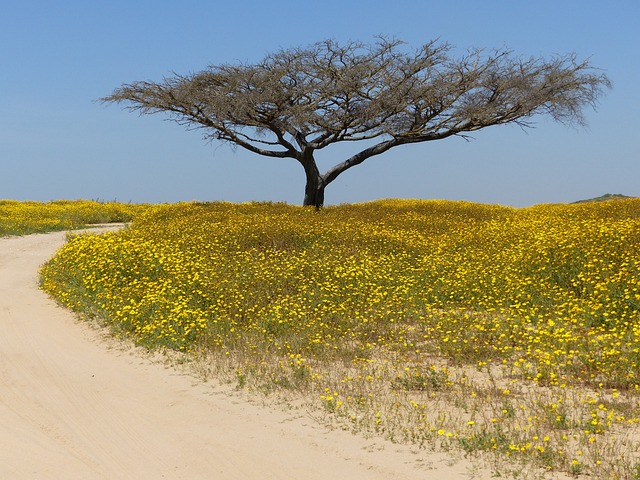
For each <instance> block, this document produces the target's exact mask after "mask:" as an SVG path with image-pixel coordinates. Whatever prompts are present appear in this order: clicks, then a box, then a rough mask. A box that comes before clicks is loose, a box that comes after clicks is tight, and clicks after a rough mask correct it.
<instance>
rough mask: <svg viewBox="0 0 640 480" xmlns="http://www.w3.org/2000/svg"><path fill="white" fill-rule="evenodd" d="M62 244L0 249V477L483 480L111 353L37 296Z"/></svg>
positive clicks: (8, 241) (32, 239)
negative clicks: (41, 271)
mask: <svg viewBox="0 0 640 480" xmlns="http://www.w3.org/2000/svg"><path fill="white" fill-rule="evenodd" d="M63 242H64V233H53V234H45V235H31V236H27V237H17V238H4V239H0V478H3V479H4V478H7V479H9V478H11V479H61V478H64V479H137V480H139V479H161V478H167V479H190V480H193V479H196V480H197V479H223V478H224V479H296V480H300V479H323V480H326V479H331V478H341V479H350V480H358V479H381V480H382V479H389V478H393V479H394V480H403V479H432V478H433V479H445V478H446V479H458V478H460V479H462V478H469V473H470V472H472V471H475V473H476V475H475V476H474V477H475V478H483V477H485V476H486V478H490V477H489V475H488V474H484V475H481V474H480V472H478V471H476V469H475V468H474V466H473V465H472V464H471V463H464V462H459V463H457V464H456V465H454V466H448V464H447V461H446V459H445V458H444V457H441V456H437V455H430V454H427V453H425V452H419V453H411V451H410V450H409V449H408V448H405V447H399V446H397V445H392V444H390V443H386V442H383V441H381V440H375V441H374V440H366V439H361V438H358V437H355V436H353V435H351V434H349V433H347V432H341V431H329V430H327V429H325V428H324V427H321V426H319V425H317V424H314V422H313V421H312V420H310V419H307V418H305V417H304V414H303V413H302V412H293V413H285V412H281V411H277V410H271V409H268V408H266V407H261V406H257V405H253V404H250V403H248V402H246V401H244V400H242V398H241V397H240V396H239V395H237V394H234V393H233V392H229V391H225V390H224V388H222V387H218V386H216V385H211V384H202V383H197V382H196V381H195V380H194V379H193V378H191V377H188V376H186V375H183V374H180V373H178V372H176V371H174V370H171V369H167V368H165V367H164V366H162V365H160V364H158V363H153V362H152V361H150V360H147V359H145V358H143V357H141V356H139V355H136V354H134V353H132V352H126V351H123V350H121V349H113V348H111V349H110V348H109V347H108V343H107V342H106V341H105V340H104V339H102V338H101V336H100V333H99V332H96V331H95V330H93V329H91V328H90V327H88V326H86V325H84V324H82V323H79V322H78V321H77V320H76V319H75V318H74V316H73V315H72V314H70V313H69V312H67V311H65V310H64V309H62V308H59V307H57V306H56V304H55V303H54V302H53V301H51V300H50V299H48V298H47V296H46V295H45V294H43V293H42V292H41V291H39V290H38V288H37V270H38V268H39V266H40V265H41V264H42V263H44V262H45V261H46V260H47V259H48V258H50V257H51V256H52V255H53V254H54V252H55V250H56V249H58V248H59V247H60V246H62V244H63Z"/></svg>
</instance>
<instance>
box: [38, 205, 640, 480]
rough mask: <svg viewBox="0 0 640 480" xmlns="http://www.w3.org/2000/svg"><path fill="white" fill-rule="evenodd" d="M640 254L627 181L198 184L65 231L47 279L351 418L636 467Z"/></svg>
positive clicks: (254, 379) (55, 291) (108, 312)
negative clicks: (265, 198) (201, 191)
mask: <svg viewBox="0 0 640 480" xmlns="http://www.w3.org/2000/svg"><path fill="white" fill-rule="evenodd" d="M639 259H640V200H637V199H628V200H617V201H611V202H602V203H589V204H579V205H541V206H536V207H531V208H527V209H520V210H517V209H512V208H506V207H499V206H489V205H478V204H472V203H465V202H445V201H380V202H372V203H367V204H360V205H345V206H339V207H330V208H326V209H324V210H322V211H321V212H319V213H317V212H315V211H313V210H309V209H305V208H301V207H293V206H288V205H282V204H242V205H237V204H225V203H212V204H194V203H190V204H178V205H172V206H162V207H156V208H153V209H150V211H148V212H147V213H146V214H144V215H141V216H140V217H138V218H137V219H136V221H135V222H134V223H133V225H132V227H131V228H129V229H127V230H125V231H122V232H119V233H115V234H106V235H101V236H92V235H82V236H78V237H75V238H72V239H71V240H70V241H69V243H68V244H67V245H66V246H65V247H64V248H63V249H62V250H61V251H60V252H59V254H58V255H57V256H56V257H55V258H54V259H52V260H51V261H50V262H49V263H48V264H47V265H46V266H45V267H44V268H43V270H42V286H43V288H44V289H45V290H46V291H47V292H49V293H51V294H52V295H53V296H55V297H56V298H57V299H58V300H59V301H60V302H62V303H63V304H65V305H67V306H69V307H71V308H73V309H75V310H77V311H79V312H82V313H83V314H85V315H91V316H97V317H99V318H101V319H102V320H103V321H104V322H105V323H106V324H108V325H109V326H110V327H111V328H112V329H113V330H114V331H115V332H117V333H118V334H122V335H126V336H128V337H130V338H133V339H134V340H135V341H136V342H137V343H139V344H141V345H144V346H146V347H149V348H167V349H175V350H179V351H184V352H189V353H190V354H191V355H192V356H198V357H200V358H201V359H203V360H202V361H203V362H206V365H207V368H209V369H211V370H212V371H214V373H215V374H216V375H219V376H226V378H229V379H232V380H233V381H235V382H237V384H238V385H239V386H241V387H247V388H253V389H259V390H261V391H265V392H274V391H275V392H278V393H279V394H280V395H285V394H286V395H294V396H295V395H302V396H303V397H304V398H307V400H308V401H309V402H311V403H312V404H314V405H315V406H316V407H317V410H318V411H321V412H324V413H326V414H327V415H328V416H329V417H331V418H332V419H335V420H336V421H340V422H342V423H343V424H347V425H350V427H351V428H352V429H353V430H355V431H360V432H377V433H378V434H383V435H385V436H387V437H388V438H391V439H393V440H396V441H403V442H412V443H415V444H417V445H420V446H423V447H425V448H427V447H428V448H441V449H447V448H461V449H463V450H465V451H466V452H468V453H479V452H487V453H489V454H490V455H488V457H486V456H483V458H493V459H495V461H496V462H497V463H496V464H495V465H494V466H495V468H496V469H503V472H504V471H505V470H504V469H505V468H506V469H507V470H508V469H509V468H510V467H504V466H501V465H503V464H502V463H500V462H501V460H500V459H505V458H510V459H511V461H510V462H508V463H507V465H513V464H514V461H515V463H516V464H518V466H517V467H514V469H515V470H518V471H522V469H523V468H524V467H522V466H521V465H520V463H522V465H530V466H533V467H535V468H540V467H541V468H544V469H547V470H560V471H565V472H569V473H572V474H579V473H586V472H590V473H593V474H594V475H597V476H602V478H604V477H607V478H609V477H612V478H615V476H617V478H630V476H632V475H635V474H640V459H638V442H637V440H638V439H637V437H636V438H635V439H633V437H631V435H633V434H634V432H635V426H636V425H637V423H638V421H639V420H638V419H639V417H640V409H639V406H638V400H639V395H638V393H639V391H640V370H639V367H640V322H639V319H640V260H639ZM614 432H615V435H614V434H613V433H614ZM630 439H632V440H630ZM533 467H532V468H533Z"/></svg>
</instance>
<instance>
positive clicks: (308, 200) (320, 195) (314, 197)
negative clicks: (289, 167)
mask: <svg viewBox="0 0 640 480" xmlns="http://www.w3.org/2000/svg"><path fill="white" fill-rule="evenodd" d="M305 173H306V175H307V184H306V186H305V189H304V202H303V205H304V206H313V207H316V210H320V208H322V206H323V205H324V189H325V187H326V185H325V183H324V179H323V178H322V175H320V172H319V171H318V168H317V167H316V165H315V164H313V165H311V166H310V168H305Z"/></svg>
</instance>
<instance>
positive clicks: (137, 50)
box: [0, 0, 640, 206]
mask: <svg viewBox="0 0 640 480" xmlns="http://www.w3.org/2000/svg"><path fill="white" fill-rule="evenodd" d="M638 24H640V2H639V1H638V0H619V1H618V0H612V1H611V2H603V1H601V0H561V1H558V0H536V1H528V2H525V1H509V0H483V1H479V0H466V1H465V0H461V1H458V2H443V1H431V0H395V1H394V2H391V1H389V0H384V1H383V0H366V1H360V0H354V1H350V0H324V1H322V2H300V1H299V0H296V1H293V0H284V1H271V2H265V1H255V0H245V1H236V2H232V1H224V2H221V1H220V2H219V1H211V0H210V1H204V0H184V1H180V2H177V1H164V0H153V1H150V0H136V1H131V0H126V1H124V0H111V1H108V2H107V1H105V2H94V1H87V0H67V1H65V0H39V1H33V0H20V1H9V0H3V1H2V9H1V10H0V59H1V64H0V166H1V167H2V168H1V170H0V198H11V199H18V200H27V199H31V200H52V199H75V198H87V199H102V200H119V201H124V202H128V201H132V202H154V203H155V202H175V201H181V200H202V201H208V200H227V201H234V202H236V201H250V200H272V201H286V202H289V203H294V204H296V203H301V201H302V196H303V181H304V175H303V172H302V169H301V167H300V166H299V165H298V164H297V163H295V161H293V160H279V159H271V158H264V157H259V156H256V155H253V154H251V153H248V152H243V151H241V150H236V151H234V150H233V149H232V148H230V147H229V146H226V145H220V144H215V143H214V144H210V143H207V142H205V141H203V140H202V134H201V132H187V131H185V130H183V128H182V127H180V126H178V125H177V124H175V123H172V122H167V121H164V119H163V118H164V117H162V115H153V116H145V117H139V116H137V115H136V114H132V113H129V112H127V111H125V110H122V109H121V108H120V107H119V106H117V105H111V106H105V105H102V104H100V103H99V102H96V100H97V99H98V98H100V97H102V96H105V95H108V94H110V93H111V92H112V91H113V89H114V88H116V87H118V86H120V85H121V84H122V83H128V82H132V81H135V80H161V79H162V78H163V76H167V75H170V74H171V72H177V73H188V72H194V71H198V70H201V69H203V68H205V67H206V66H207V65H210V64H218V63H230V62H235V61H242V62H245V61H246V62H253V61H259V60H260V59H262V57H263V56H264V55H265V54H266V53H268V52H270V51H274V50H277V49H279V48H281V47H283V48H287V47H291V46H298V45H308V44H311V43H315V42H316V41H320V40H323V39H326V38H335V39H337V40H342V41H344V40H349V39H352V40H362V41H370V40H373V37H374V36H375V35H377V34H385V35H388V36H396V37H398V38H401V39H403V40H405V41H407V42H408V43H409V44H410V45H412V46H418V45H421V44H423V43H425V42H427V41H429V40H431V39H434V38H440V39H441V40H443V41H447V42H449V43H451V44H453V45H455V46H456V47H459V48H460V49H466V48H468V47H485V48H489V49H491V48H501V47H504V46H507V47H510V48H511V49H513V50H514V51H515V52H517V53H519V54H523V55H527V56H528V55H536V56H537V55H544V56H550V55H553V54H562V53H568V52H576V53H577V54H578V57H579V58H581V59H582V58H586V57H590V59H591V62H592V64H593V65H595V66H597V67H599V68H602V69H603V70H604V71H605V72H606V73H607V75H609V77H610V78H611V80H612V81H613V84H614V88H613V90H612V91H611V92H609V93H608V94H607V95H606V96H605V97H604V98H603V99H602V101H601V103H600V106H599V108H598V110H597V111H596V112H594V111H592V110H588V111H587V112H586V114H587V120H588V123H589V127H588V129H582V128H569V127H566V126H563V125H560V124H556V123H554V122H552V121H551V120H548V119H545V118H539V119H538V120H537V127H536V128H534V129H531V130H528V131H526V132H523V131H522V130H521V129H520V128H518V127H515V126H514V127H511V126H502V127H493V128H490V129H488V130H484V131H479V132H477V133H476V134H475V135H474V136H475V140H473V141H471V142H465V141H464V140H463V139H459V138H450V139H447V140H443V141H440V142H428V143H423V144H419V145H412V146H406V147H399V148H396V149H394V150H391V151H389V152H387V153H386V154H385V155H382V156H379V157H375V158H372V159H369V160H368V161H367V162H365V163H364V164H362V165H360V166H358V167H355V168H353V169H351V170H350V171H348V172H346V173H345V174H343V175H342V176H341V177H339V178H338V179H337V180H336V181H335V182H334V183H333V184H331V185H330V186H329V187H328V188H327V191H326V195H327V203H343V202H360V201H368V200H373V199H376V198H392V197H393V198H441V199H451V200H469V201H474V202H483V203H499V204H504V205H514V206H526V205H532V204H537V203H549V202H570V201H574V200H578V199H583V198H589V197H594V196H599V195H602V194H604V193H622V194H625V195H633V196H640V154H639V148H638V137H639V136H640V133H639V131H638V112H640V55H639V54H638V47H639V46H640V34H639V33H638V31H639V29H638ZM334 159H335V161H336V162H337V161H340V160H342V155H340V152H339V151H338V152H335V157H334Z"/></svg>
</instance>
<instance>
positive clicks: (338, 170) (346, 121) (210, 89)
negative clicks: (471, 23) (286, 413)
mask: <svg viewBox="0 0 640 480" xmlns="http://www.w3.org/2000/svg"><path fill="white" fill-rule="evenodd" d="M450 52H451V47H450V46H449V45H447V44H446V43H438V42H435V41H432V42H429V43H427V44H426V45H423V46H422V47H420V48H418V49H416V50H415V51H407V50H406V49H404V48H403V42H401V41H399V40H390V39H386V38H379V39H378V42H377V43H376V44H374V45H365V44H362V43H359V42H348V43H346V44H345V45H340V44H338V43H337V42H335V41H333V40H327V41H324V42H320V43H316V44H315V45H311V46H309V47H306V48H291V49H288V50H282V51H279V52H277V53H275V54H271V55H268V56H267V57H266V58H265V59H264V60H263V61H262V62H260V63H258V64H255V65H247V64H240V65H218V66H211V67H209V68H208V69H206V70H204V71H202V72H198V73H194V74H189V75H173V76H171V77H169V78H166V79H164V80H163V81H162V82H149V81H141V82H134V83H131V84H125V85H123V86H122V87H120V88H118V89H116V90H115V91H114V92H113V93H112V94H111V95H109V96H107V97H105V98H103V99H102V100H103V101H105V102H118V103H124V104H125V105H127V106H128V107H129V108H130V109H131V110H134V111H137V112H139V113H141V114H152V113H166V114H168V115H169V118H170V119H172V120H175V121H176V122H177V123H179V124H181V125H185V126H187V127H189V128H201V129H204V130H205V132H206V134H205V136H206V138H208V139H211V140H220V141H223V142H229V143H231V144H232V145H233V146H240V147H242V148H244V149H246V150H249V151H250V152H253V153H257V154H259V155H264V156H267V157H273V158H280V159H281V158H289V159H292V160H294V161H295V162H297V163H298V164H299V165H300V166H301V167H302V168H303V169H304V172H305V177H306V185H305V195H304V205H313V206H315V207H317V208H320V207H321V206H322V205H323V204H324V193H325V188H326V187H327V185H329V184H330V183H331V182H333V181H334V180H335V179H336V178H337V177H338V176H339V175H341V174H342V173H343V172H345V171H346V170H348V169H350V168H352V167H354V166H356V165H360V164H361V163H362V162H364V161H366V160H367V159H369V158H371V157H374V156H376V155H380V154H383V153H385V152H387V151H388V150H390V149H391V148H394V147H398V146H400V145H407V144H412V143H420V142H427V141H432V140H441V139H444V138H449V137H453V136H459V137H463V138H469V133H471V132H475V131H477V130H481V129H483V128H486V127H489V126H492V125H505V124H517V125H520V126H522V127H529V126H531V118H532V117H534V116H536V115H549V116H550V117H551V118H553V119H554V120H558V121H561V122H566V123H572V122H577V123H584V117H583V115H582V109H583V108H584V107H585V106H589V105H590V106H595V105H596V102H597V100H598V99H599V98H600V96H601V95H602V93H603V91H604V90H605V89H607V88H609V87H610V86H611V83H610V81H609V79H608V78H607V76H606V75H605V74H604V73H602V72H599V71H597V70H596V69H594V68H593V67H592V66H591V65H590V64H589V61H588V60H584V61H578V60H577V59H576V56H575V55H573V54H570V55H565V56H556V57H555V58H551V59H544V58H523V57H519V56H516V55H514V54H513V52H511V51H509V50H506V49H502V50H497V51H494V52H490V53H487V52H484V51H482V50H479V49H478V50H473V51H469V52H468V53H467V54H466V55H463V56H461V57H460V58H454V57H453V56H452V55H451V53H450ZM339 142H351V143H353V142H359V143H360V144H361V145H362V147H361V148H362V150H360V151H359V152H358V153H356V154H355V155H353V156H351V157H349V158H346V159H344V161H342V162H340V163H338V164H336V165H334V166H333V167H331V168H329V169H328V170H327V171H326V172H324V173H320V171H319V169H318V165H317V163H316V159H315V155H316V153H317V152H318V151H320V150H323V149H325V148H328V147H331V146H333V145H335V144H336V143H339ZM392 168H393V167H392Z"/></svg>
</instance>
